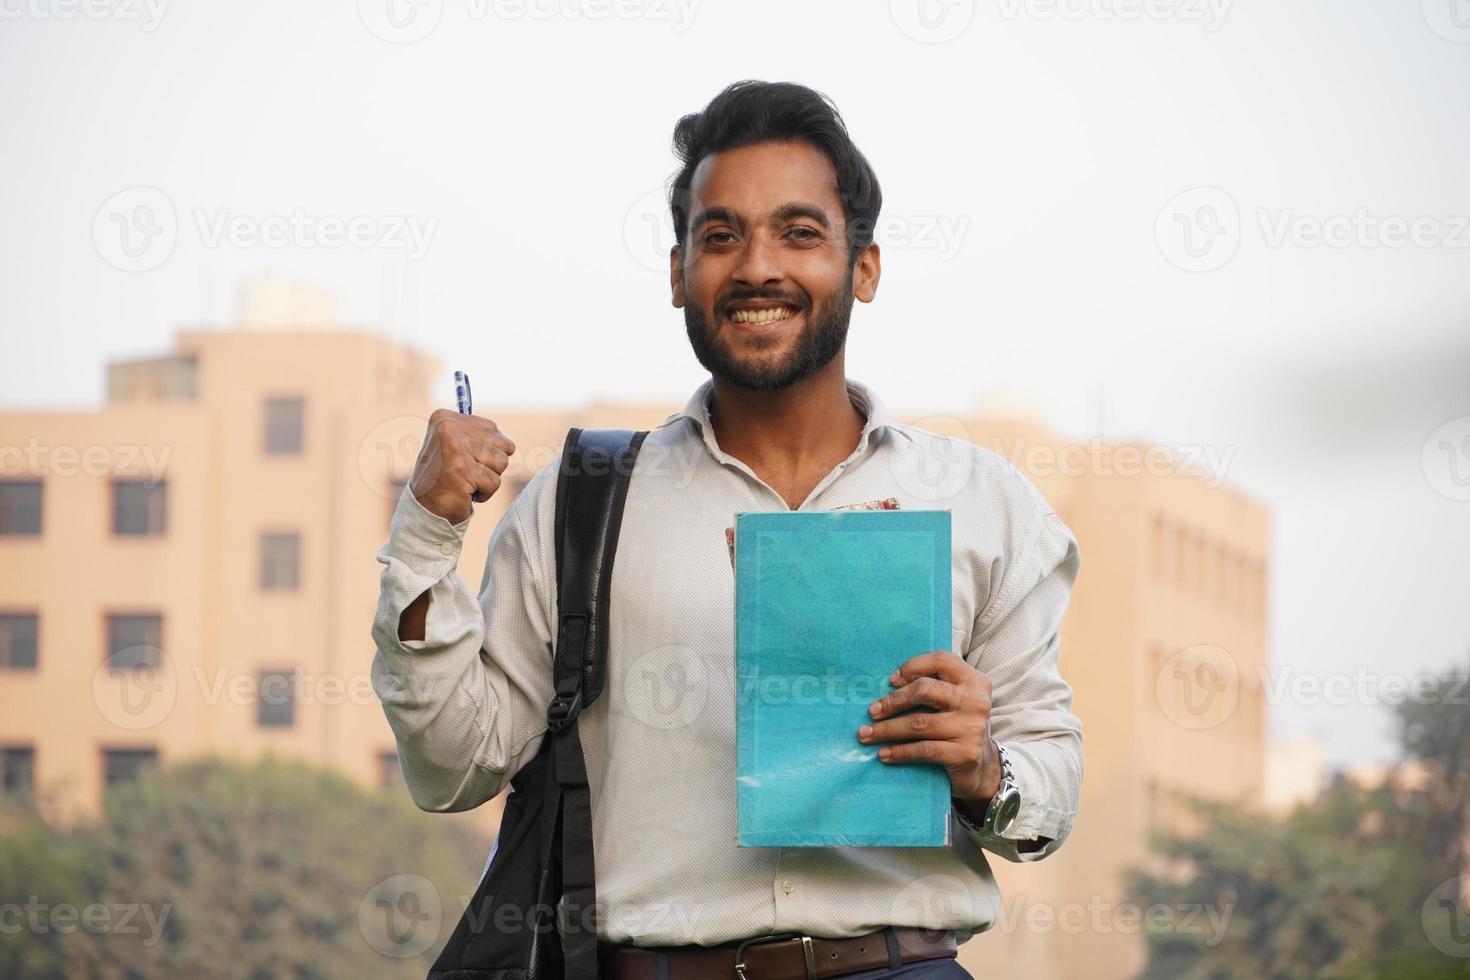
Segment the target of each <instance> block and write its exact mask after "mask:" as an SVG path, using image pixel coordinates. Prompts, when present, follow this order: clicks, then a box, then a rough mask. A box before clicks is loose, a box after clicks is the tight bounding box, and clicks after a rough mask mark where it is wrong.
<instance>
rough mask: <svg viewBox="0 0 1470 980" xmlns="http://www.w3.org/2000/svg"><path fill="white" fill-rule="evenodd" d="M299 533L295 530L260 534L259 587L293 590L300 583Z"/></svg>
mask: <svg viewBox="0 0 1470 980" xmlns="http://www.w3.org/2000/svg"><path fill="white" fill-rule="evenodd" d="M300 565H301V535H299V534H296V533H295V532H290V533H272V534H262V535H261V536H260V587H261V588H262V589H285V590H288V591H289V590H294V589H296V588H297V587H298V586H299V584H300Z"/></svg>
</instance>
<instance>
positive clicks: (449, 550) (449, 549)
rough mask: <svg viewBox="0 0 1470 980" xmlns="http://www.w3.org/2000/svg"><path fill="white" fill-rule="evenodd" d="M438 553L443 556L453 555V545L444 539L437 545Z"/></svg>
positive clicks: (449, 556) (450, 556)
mask: <svg viewBox="0 0 1470 980" xmlns="http://www.w3.org/2000/svg"><path fill="white" fill-rule="evenodd" d="M439 554H441V555H443V556H444V557H445V558H452V557H454V545H452V544H450V543H449V542H448V541H445V542H444V543H442V544H441V545H439Z"/></svg>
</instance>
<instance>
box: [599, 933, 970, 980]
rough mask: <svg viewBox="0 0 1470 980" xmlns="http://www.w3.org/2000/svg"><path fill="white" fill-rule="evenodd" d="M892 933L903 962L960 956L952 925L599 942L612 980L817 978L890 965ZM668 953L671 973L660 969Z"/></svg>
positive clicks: (601, 957)
mask: <svg viewBox="0 0 1470 980" xmlns="http://www.w3.org/2000/svg"><path fill="white" fill-rule="evenodd" d="M885 933H888V934H889V936H885V935H884V934H885ZM890 937H891V939H892V940H893V947H894V953H895V954H896V958H897V959H898V960H899V961H900V962H902V963H913V962H916V961H918V960H931V959H937V958H940V957H950V958H953V957H955V956H956V955H958V948H957V947H956V945H955V941H954V932H953V931H951V930H948V929H938V930H936V929H913V928H909V927H907V926H890V927H888V928H887V929H880V930H878V931H877V932H870V933H867V934H866V935H862V936H855V937H853V938H851V939H822V938H820V937H817V936H803V935H800V934H794V933H783V934H780V935H775V936H757V937H755V938H754V939H746V940H743V941H740V942H732V943H724V944H721V945H719V946H662V947H659V946H648V947H644V946H620V945H614V944H611V943H598V947H597V958H598V967H599V972H600V973H601V974H602V976H603V977H605V978H607V980H817V978H823V977H836V976H841V975H842V974H845V973H857V972H859V971H861V970H877V969H882V968H885V967H888V966H890V965H891V964H892V960H891V959H890V957H889V942H890ZM665 957H666V958H667V961H668V968H667V972H665V971H663V970H661V969H660V968H659V960H660V958H665Z"/></svg>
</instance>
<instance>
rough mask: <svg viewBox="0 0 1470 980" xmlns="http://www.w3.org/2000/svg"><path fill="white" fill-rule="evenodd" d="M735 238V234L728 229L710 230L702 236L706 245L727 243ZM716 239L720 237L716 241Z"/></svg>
mask: <svg viewBox="0 0 1470 980" xmlns="http://www.w3.org/2000/svg"><path fill="white" fill-rule="evenodd" d="M734 238H735V234H734V233H733V232H729V231H712V232H710V233H709V234H708V235H705V236H704V243H705V244H706V245H728V244H730V241H731V240H733V239H734ZM716 239H720V240H719V241H716Z"/></svg>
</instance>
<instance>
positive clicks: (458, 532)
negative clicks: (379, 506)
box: [372, 479, 553, 811]
mask: <svg viewBox="0 0 1470 980" xmlns="http://www.w3.org/2000/svg"><path fill="white" fill-rule="evenodd" d="M541 483H542V481H541V480H540V479H533V480H532V481H531V482H530V483H529V484H528V485H527V486H526V487H525V489H524V490H523V491H522V492H521V494H520V495H518V496H517V498H516V500H514V501H513V502H512V504H511V506H510V508H509V509H508V510H507V511H506V513H505V515H504V516H503V517H502V518H501V519H500V522H499V524H497V525H496V527H495V531H494V533H493V534H492V535H491V538H490V547H489V550H488V554H487V555H486V561H485V575H484V578H483V582H482V586H481V591H480V594H479V596H478V598H477V597H476V596H475V594H474V592H473V591H472V590H471V589H470V587H469V586H468V585H466V584H465V582H464V580H463V579H461V578H460V577H459V575H458V574H457V573H456V571H455V569H456V566H457V565H458V561H459V554H460V550H461V547H462V546H463V542H464V532H465V530H466V529H467V527H468V526H469V521H465V522H464V523H462V524H450V523H449V522H448V521H447V520H445V519H444V518H442V517H439V516H438V515H436V514H433V513H431V512H430V511H428V510H426V509H425V508H424V507H423V505H421V504H420V503H419V502H418V500H417V499H415V498H414V496H413V492H412V491H411V490H410V489H409V488H407V487H405V488H404V491H403V496H402V497H401V498H400V499H399V501H398V505H397V507H396V508H395V510H394V513H393V521H392V525H391V528H390V530H389V535H388V542H387V543H386V544H385V545H384V546H383V547H382V548H381V549H380V550H379V551H378V554H377V559H378V561H379V563H381V564H382V565H383V566H384V567H383V571H382V573H381V575H380V577H379V594H378V607H377V612H376V615H375V616H374V619H373V628H372V633H373V641H374V644H375V645H376V647H377V652H376V654H375V655H374V657H373V668H372V681H373V690H374V691H375V692H376V693H377V696H378V699H379V701H381V702H382V705H383V711H384V713H385V714H386V715H387V718H388V724H389V725H390V726H391V727H392V729H393V734H394V737H395V738H396V740H397V743H398V757H399V762H400V765H401V766H402V769H403V776H404V781H405V782H406V783H407V785H408V790H409V794H410V795H411V796H412V797H413V800H414V802H415V803H416V804H417V805H418V806H419V807H421V808H422V809H425V810H435V811H453V810H467V809H470V808H472V807H475V806H479V805H480V804H481V803H484V802H485V801H486V800H489V799H491V798H492V797H494V796H495V795H496V794H497V793H499V792H500V790H501V789H502V788H503V787H504V786H505V785H506V784H507V783H508V782H509V780H510V779H511V778H512V777H513V776H514V775H515V774H516V773H517V772H518V771H519V770H520V768H521V766H522V765H524V764H525V763H526V762H527V761H529V760H530V759H531V758H532V757H533V756H534V755H535V753H536V751H537V750H538V749H539V747H540V744H541V739H542V737H543V736H544V734H545V732H546V707H547V704H548V703H549V702H550V700H551V693H552V685H551V664H552V648H553V640H552V631H551V628H550V625H549V621H550V607H549V606H548V605H547V602H546V596H547V593H546V583H545V581H543V579H544V578H545V574H546V573H545V569H544V568H543V566H542V555H541V553H540V551H541V549H540V548H539V547H538V539H537V537H536V531H537V529H538V527H539V522H538V521H537V519H536V514H535V511H536V505H535V498H536V494H537V493H538V492H539V487H540V485H541ZM425 591H427V592H428V593H429V609H428V615H427V621H426V623H425V629H424V638H423V639H422V640H408V641H404V640H400V639H399V638H398V623H399V619H400V617H401V616H402V615H403V610H404V609H405V608H407V606H408V605H409V604H411V603H412V602H413V601H414V599H416V598H417V597H418V596H420V595H422V594H423V593H424V592H425Z"/></svg>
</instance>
